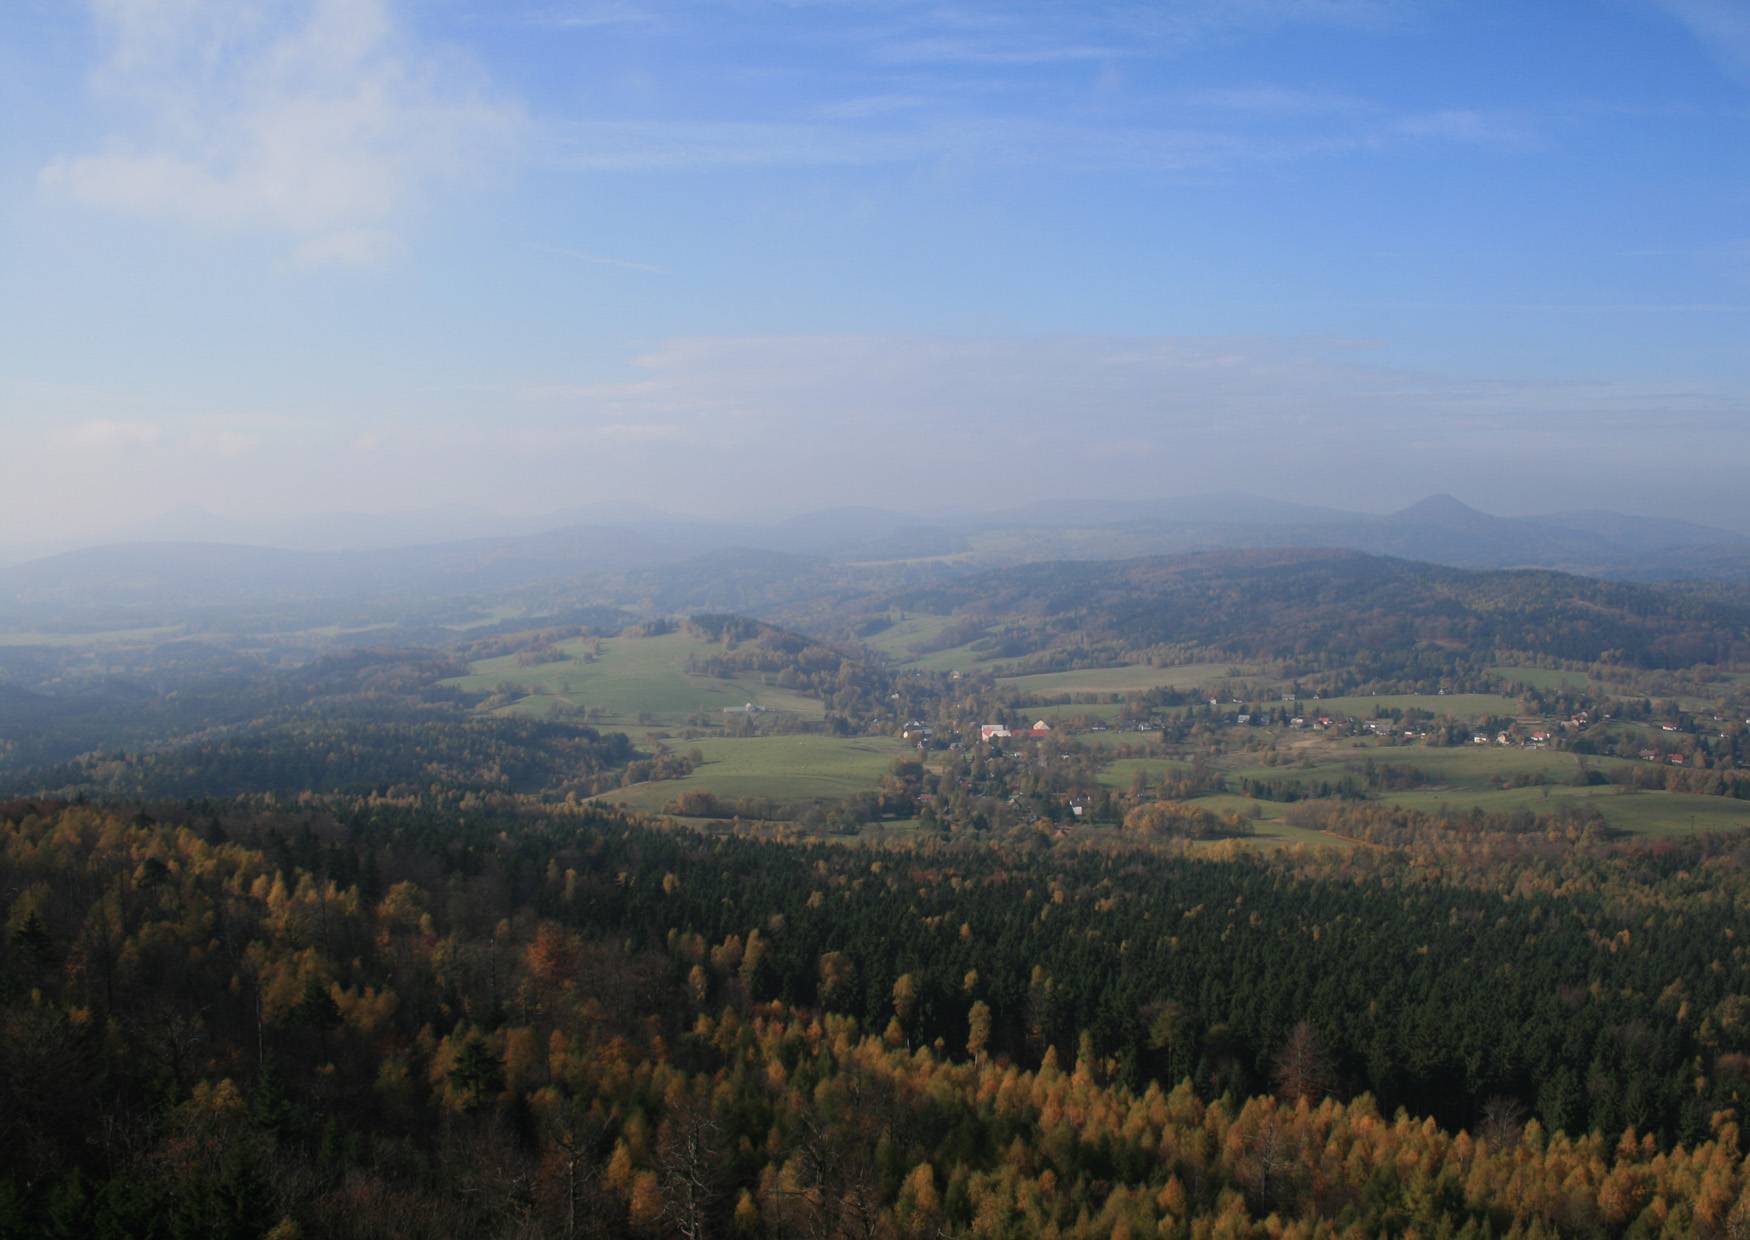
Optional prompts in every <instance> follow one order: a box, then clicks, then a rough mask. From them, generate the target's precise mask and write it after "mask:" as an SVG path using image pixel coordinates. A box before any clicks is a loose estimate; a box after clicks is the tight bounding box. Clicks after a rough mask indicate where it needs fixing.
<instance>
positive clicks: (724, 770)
mask: <svg viewBox="0 0 1750 1240" xmlns="http://www.w3.org/2000/svg"><path fill="white" fill-rule="evenodd" d="M679 744H680V746H681V747H682V748H683V749H693V748H697V749H698V750H699V751H700V752H701V753H703V754H704V756H705V761H704V764H703V765H702V766H700V767H699V768H698V769H697V770H695V771H694V772H693V773H692V774H691V775H689V776H687V777H686V778H685V779H668V780H659V781H657V782H654V783H648V784H635V785H633V786H632V787H630V788H619V789H616V790H614V791H613V792H605V793H603V794H602V795H601V796H599V797H597V798H596V799H597V800H600V801H607V802H612V803H614V804H619V805H627V806H630V807H631V808H633V809H637V810H643V811H645V812H646V813H659V812H660V811H661V810H662V807H663V806H664V805H667V804H668V803H669V802H670V801H672V800H674V798H675V797H677V796H679V795H680V794H681V793H683V792H693V791H703V792H710V793H714V794H715V795H717V796H719V797H726V798H728V797H760V798H764V799H767V800H771V801H777V802H779V803H781V804H783V805H786V806H795V805H804V804H806V803H808V802H812V801H817V800H836V799H838V798H841V797H847V796H850V795H852V794H853V793H857V792H864V791H867V790H868V789H870V788H873V787H874V786H875V785H876V784H877V783H878V782H879V781H880V779H881V776H882V775H884V774H886V773H887V770H888V767H889V766H890V765H891V764H892V762H893V760H894V759H895V758H900V757H905V756H907V755H909V754H911V753H912V752H913V750H912V748H911V746H909V745H907V744H905V743H904V742H903V741H898V740H890V739H888V738H885V737H855V738H851V739H843V738H839V737H832V736H812V735H806V736H755V737H746V738H738V737H727V736H723V737H710V738H706V739H702V740H697V741H683V742H679Z"/></svg>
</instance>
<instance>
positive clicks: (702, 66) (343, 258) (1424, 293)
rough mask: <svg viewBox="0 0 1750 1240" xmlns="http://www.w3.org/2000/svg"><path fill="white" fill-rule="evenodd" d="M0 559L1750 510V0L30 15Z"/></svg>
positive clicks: (435, 3)
mask: <svg viewBox="0 0 1750 1240" xmlns="http://www.w3.org/2000/svg"><path fill="white" fill-rule="evenodd" d="M0 115H4V116H5V117H6V121H5V123H3V124H0V499H3V502H0V543H5V542H12V543H32V544H45V543H50V542H58V541H62V540H64V539H66V538H85V537H97V536H103V535H107V534H109V533H112V532H115V531H120V530H125V529H126V528H127V527H128V526H129V525H130V524H132V523H134V522H137V521H139V520H141V519H143V518H146V517H150V516H152V515H154V514H156V513H160V512H162V511H165V510H168V509H172V508H176V507H178V506H182V505H187V504H197V505H200V506H203V507H206V508H210V509H212V510H214V511H217V512H219V513H222V514H227V515H231V516H236V517H258V516H271V515H278V514H285V513H293V512H300V511H317V510H340V509H348V510H367V511H391V510H405V509H413V508H420V507H425V506H430V505H438V504H452V503H457V504H467V505H482V506H486V507H490V508H495V509H498V510H501V511H505V512H512V513H527V512H535V511H544V510H550V509H559V508H565V507H569V506H575V505H579V504H587V503H594V502H601V501H622V500H636V501H639V502H641V503H643V504H648V505H653V506H656V507H663V508H669V509H674V510H681V511H710V510H720V509H723V508H735V509H737V510H739V511H744V512H752V513H774V512H783V511H793V510H796V509H799V508H806V507H812V506H820V505H829V504H843V503H872V504H882V505H889V506H907V505H910V506H913V507H917V508H920V509H925V510H930V509H944V508H963V507H976V506H997V505H1012V504H1014V503H1015V502H1018V501H1024V500H1025V499H1027V498H1028V497H1030V496H1065V495H1106V496H1123V495H1134V496H1139V497H1140V496H1156V495H1176V494H1186V493H1193V492H1199V491H1212V490H1252V491H1257V492H1260V493H1268V494H1274V495H1281V496H1284V497H1286V498H1294V499H1301V500H1306V501H1309V502H1325V503H1333V504H1337V505H1339V506H1345V507H1356V508H1370V509H1376V510H1383V509H1386V508H1390V507H1393V506H1396V505H1398V504H1401V503H1404V502H1407V501H1410V500H1413V499H1416V498H1418V497H1420V496H1422V495H1425V494H1427V493H1429V492H1430V491H1436V490H1449V491H1453V492H1456V493H1458V494H1459V495H1461V496H1463V497H1464V498H1466V499H1469V500H1471V501H1472V502H1475V503H1478V504H1480V505H1482V506H1484V507H1489V508H1492V509H1493V510H1496V511H1504V512H1526V511H1536V510H1546V509H1552V508H1561V507H1578V506H1588V505H1593V506H1610V507H1617V508H1622V509H1626V510H1630V511H1657V512H1665V513H1669V514H1671V515H1682V516H1690V517H1695V518H1700V519H1711V520H1715V521H1721V522H1726V523H1730V524H1734V525H1738V526H1741V527H1750V496H1747V495H1746V491H1747V490H1750V488H1746V487H1745V485H1744V479H1745V473H1746V466H1750V4H1747V3H1745V2H1744V0H1536V2H1535V3H1527V2H1525V0H1154V2H1153V3H1129V4H1109V5H1102V4H1095V3H1068V2H1065V3H1049V4H1047V3H1035V4H1029V3H1016V2H1012V0H1011V2H1006V3H981V2H977V0H971V2H966V0H946V2H945V3H939V4H938V3H910V2H908V0H812V2H811V0H788V2H786V0H724V2H722V3H690V4H689V3H666V2H663V0H652V2H650V3H645V2H643V0H624V2H615V0H605V2H601V3H591V2H586V0H401V2H393V0H90V2H89V3H81V2H79V0H5V2H4V3H0Z"/></svg>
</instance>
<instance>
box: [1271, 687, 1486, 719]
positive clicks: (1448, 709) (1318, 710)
mask: <svg viewBox="0 0 1750 1240" xmlns="http://www.w3.org/2000/svg"><path fill="white" fill-rule="evenodd" d="M1381 710H1386V711H1393V710H1425V711H1427V712H1429V713H1430V714H1432V715H1433V716H1435V717H1436V718H1441V717H1446V718H1452V719H1464V720H1478V719H1487V718H1489V717H1490V716H1494V715H1507V716H1512V715H1517V714H1518V713H1519V699H1518V698H1511V697H1508V696H1506V695H1505V694H1502V693H1382V694H1379V695H1377V696H1370V697H1333V698H1322V699H1317V700H1314V699H1310V698H1303V699H1302V700H1301V703H1300V712H1301V713H1302V714H1303V715H1307V716H1309V717H1310V716H1314V715H1342V716H1345V717H1347V718H1350V719H1372V718H1373V717H1374V716H1375V715H1376V714H1377V713H1378V712H1379V711H1381Z"/></svg>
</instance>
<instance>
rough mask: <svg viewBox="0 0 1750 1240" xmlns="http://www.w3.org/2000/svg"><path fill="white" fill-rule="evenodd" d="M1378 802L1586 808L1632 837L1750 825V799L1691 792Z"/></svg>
mask: <svg viewBox="0 0 1750 1240" xmlns="http://www.w3.org/2000/svg"><path fill="white" fill-rule="evenodd" d="M1381 800H1383V801H1386V802H1389V803H1390V804H1393V805H1401V806H1403V807H1404V808H1406V809H1419V810H1426V811H1429V812H1432V811H1435V810H1440V809H1445V810H1448V811H1451V812H1455V813H1457V812H1462V811H1464V810H1468V809H1470V808H1471V807H1473V806H1475V807H1476V808H1479V809H1482V810H1485V811H1488V812H1497V813H1511V812H1513V811H1516V810H1531V811H1532V812H1533V813H1546V814H1547V813H1554V812H1555V811H1557V810H1559V809H1563V808H1577V807H1581V806H1587V807H1591V808H1594V809H1596V810H1598V812H1599V813H1600V814H1602V815H1603V816H1604V820H1605V822H1607V823H1609V824H1610V826H1612V827H1613V828H1615V829H1616V830H1618V831H1626V832H1629V833H1630V834H1633V835H1686V834H1689V833H1690V832H1692V831H1731V830H1738V829H1740V828H1744V827H1750V801H1736V800H1732V799H1731V798H1728V797H1705V796H1693V795H1690V794H1687V793H1679V792H1632V793H1624V792H1621V791H1619V790H1618V789H1616V788H1614V787H1609V786H1604V785H1600V786H1596V787H1591V788H1562V787H1550V786H1543V787H1526V788H1491V789H1472V790H1457V789H1433V790H1430V789H1423V788H1418V789H1416V790H1415V791H1413V792H1396V793H1387V794H1386V795H1384V796H1383V797H1382V798H1381Z"/></svg>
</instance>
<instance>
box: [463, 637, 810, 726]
mask: <svg viewBox="0 0 1750 1240" xmlns="http://www.w3.org/2000/svg"><path fill="white" fill-rule="evenodd" d="M591 645H592V641H591V639H579V640H576V641H570V642H565V643H563V644H561V645H560V646H559V647H558V649H560V650H561V651H563V652H564V653H565V654H566V655H567V656H568V657H567V658H566V659H564V660H562V661H558V662H553V663H536V664H533V665H531V666H527V667H524V666H519V665H518V663H517V658H516V656H515V655H504V656H501V657H499V658H496V659H484V660H481V661H480V662H478V663H475V664H473V665H472V666H471V669H470V671H469V674H468V675H466V676H461V677H458V678H456V679H454V680H448V681H445V682H444V683H445V684H446V685H451V686H454V687H455V688H458V689H461V690H462V691H463V692H465V693H492V692H493V691H494V690H496V689H497V688H498V687H499V686H500V685H503V684H512V685H517V686H520V687H523V688H526V689H528V690H530V691H531V692H532V693H533V694H534V696H530V697H525V698H522V699H520V700H519V701H517V702H514V703H512V704H510V705H509V706H505V707H501V708H499V709H500V710H501V711H503V712H506V713H518V714H529V715H536V716H544V715H548V714H551V713H552V712H553V711H555V710H557V709H561V708H568V707H575V708H577V709H580V710H582V709H587V708H591V707H593V708H595V709H597V710H599V711H600V712H601V716H600V721H601V722H602V723H604V724H608V725H624V724H631V723H636V722H637V721H638V720H639V719H640V718H648V719H650V720H651V721H652V722H655V723H664V724H679V723H681V722H683V721H684V720H685V719H686V718H687V717H688V716H689V715H692V714H694V713H695V712H698V711H703V712H705V714H706V715H707V716H708V717H709V718H710V719H711V721H712V722H713V723H719V722H722V720H723V719H724V717H725V716H724V715H723V713H722V712H723V708H724V707H734V706H741V705H743V704H745V703H747V702H752V703H754V705H756V706H764V707H765V708H766V709H768V710H774V711H788V712H793V713H795V714H798V715H801V716H802V717H804V718H807V719H820V718H823V717H824V716H825V709H824V707H823V706H822V705H821V703H820V701H819V700H818V699H816V698H811V697H805V696H803V695H802V694H800V693H793V692H791V691H789V690H787V689H780V688H778V687H776V686H774V685H768V684H766V683H765V680H764V678H763V677H762V676H757V675H746V676H738V677H735V678H733V679H729V680H722V679H718V678H716V677H712V676H699V675H693V674H690V673H689V672H688V671H687V670H686V663H687V658H688V656H691V655H697V656H700V657H704V656H705V655H708V654H710V653H712V652H714V651H716V650H718V649H719V647H717V646H716V645H715V644H714V643H709V642H699V641H696V640H694V639H693V638H691V637H689V636H687V635H686V634H685V633H669V634H665V635H663V636H661V637H608V638H603V639H601V641H600V650H601V654H600V657H599V658H596V659H594V660H593V661H591V660H587V659H586V658H585V657H584V652H585V651H586V650H588V649H589V648H590V647H591Z"/></svg>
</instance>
